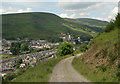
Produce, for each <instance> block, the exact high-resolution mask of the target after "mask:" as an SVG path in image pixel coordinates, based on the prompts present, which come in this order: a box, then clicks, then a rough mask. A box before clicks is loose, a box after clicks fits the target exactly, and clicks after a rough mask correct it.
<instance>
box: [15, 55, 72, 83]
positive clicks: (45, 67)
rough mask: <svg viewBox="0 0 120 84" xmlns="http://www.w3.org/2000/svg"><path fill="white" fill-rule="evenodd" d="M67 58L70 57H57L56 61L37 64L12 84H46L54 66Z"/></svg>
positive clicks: (50, 60)
mask: <svg viewBox="0 0 120 84" xmlns="http://www.w3.org/2000/svg"><path fill="white" fill-rule="evenodd" d="M67 57H70V56H63V57H58V58H56V59H49V60H47V61H43V62H41V63H38V65H37V66H35V67H31V68H29V69H28V70H26V72H25V73H23V74H22V75H20V76H18V77H17V78H16V79H15V80H14V81H13V82H48V81H49V77H50V74H51V73H52V69H53V68H54V66H55V65H56V64H57V63H58V62H59V61H61V60H62V59H65V58H67Z"/></svg>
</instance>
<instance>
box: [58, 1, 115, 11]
mask: <svg viewBox="0 0 120 84" xmlns="http://www.w3.org/2000/svg"><path fill="white" fill-rule="evenodd" d="M115 5H116V3H109V2H108V3H103V2H66V3H65V2H59V3H58V4H57V6H58V7H60V8H62V9H64V10H65V11H70V12H81V11H82V12H86V11H95V10H100V9H103V10H104V9H106V8H110V7H113V6H115Z"/></svg>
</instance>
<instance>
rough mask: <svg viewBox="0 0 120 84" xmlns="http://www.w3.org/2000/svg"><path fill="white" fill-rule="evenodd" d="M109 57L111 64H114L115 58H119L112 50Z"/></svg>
mask: <svg viewBox="0 0 120 84" xmlns="http://www.w3.org/2000/svg"><path fill="white" fill-rule="evenodd" d="M109 57H110V60H109V62H110V64H112V63H113V62H114V61H115V59H117V55H114V54H113V53H112V52H110V53H109Z"/></svg>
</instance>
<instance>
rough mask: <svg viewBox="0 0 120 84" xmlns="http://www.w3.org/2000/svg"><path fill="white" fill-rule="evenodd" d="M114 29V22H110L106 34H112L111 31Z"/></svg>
mask: <svg viewBox="0 0 120 84" xmlns="http://www.w3.org/2000/svg"><path fill="white" fill-rule="evenodd" d="M113 29H114V22H113V21H110V23H109V24H108V25H107V26H106V28H105V30H104V31H105V32H110V31H111V30H113Z"/></svg>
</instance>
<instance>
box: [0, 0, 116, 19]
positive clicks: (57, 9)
mask: <svg viewBox="0 0 120 84" xmlns="http://www.w3.org/2000/svg"><path fill="white" fill-rule="evenodd" d="M0 6H1V7H0V14H9V13H23V12H49V13H54V14H57V15H59V16H60V17H62V18H95V19H100V20H106V21H110V20H111V19H114V17H115V15H116V14H117V13H118V0H104V1H102V2H101V1H100V0H89V2H88V0H84V2H83V0H69V1H68V0H43V1H42V0H3V1H2V4H0Z"/></svg>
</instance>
